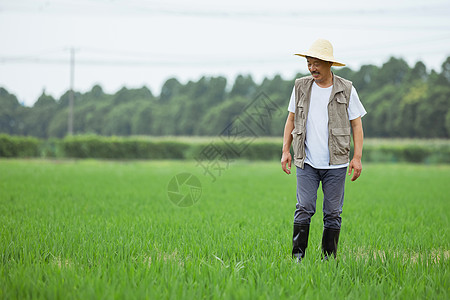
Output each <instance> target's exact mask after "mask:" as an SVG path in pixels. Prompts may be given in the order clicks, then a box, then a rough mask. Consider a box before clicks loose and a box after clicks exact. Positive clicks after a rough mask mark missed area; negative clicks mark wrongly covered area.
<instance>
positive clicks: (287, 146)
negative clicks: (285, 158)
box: [282, 118, 294, 152]
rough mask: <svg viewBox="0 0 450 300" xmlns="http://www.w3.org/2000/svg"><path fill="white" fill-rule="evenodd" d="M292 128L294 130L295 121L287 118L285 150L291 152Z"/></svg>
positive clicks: (284, 139) (284, 137)
mask: <svg viewBox="0 0 450 300" xmlns="http://www.w3.org/2000/svg"><path fill="white" fill-rule="evenodd" d="M292 130H294V122H291V121H290V120H289V118H288V120H286V125H284V136H283V150H282V151H283V152H289V149H290V148H291V144H292V135H291V133H292Z"/></svg>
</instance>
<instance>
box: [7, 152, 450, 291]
mask: <svg viewBox="0 0 450 300" xmlns="http://www.w3.org/2000/svg"><path fill="white" fill-rule="evenodd" d="M180 172H190V173H192V174H194V175H196V176H197V177H198V178H199V179H200V181H201V184H202V197H201V199H200V200H199V201H198V202H197V203H196V204H195V205H193V206H191V207H186V208H180V207H177V206H176V205H174V204H172V202H170V201H169V200H168V196H167V185H168V182H169V181H170V179H171V178H172V177H173V176H174V175H176V174H178V173H180ZM449 182H450V166H449V165H443V166H425V165H413V164H367V165H365V166H364V171H363V175H362V177H361V178H360V179H358V181H356V182H350V180H348V181H347V187H346V199H345V202H344V213H343V215H342V218H343V225H342V232H341V236H340V244H339V248H338V257H339V258H338V260H337V261H331V262H328V263H322V262H321V261H320V241H321V232H322V220H321V219H322V213H321V201H320V200H319V201H318V203H317V204H318V205H317V213H316V216H314V217H313V220H312V224H311V232H310V244H309V247H308V250H307V257H306V259H305V260H304V261H303V262H302V264H300V265H299V264H296V263H295V262H293V261H292V260H291V259H290V251H291V238H292V221H293V213H294V209H295V201H296V199H295V184H296V181H295V172H294V174H292V175H290V176H287V175H285V174H284V173H282V171H281V168H280V166H279V164H278V163H276V162H243V161H240V162H235V163H232V164H231V165H230V166H229V168H228V169H227V170H224V171H222V174H221V175H220V176H218V177H217V180H216V181H215V182H212V180H210V177H207V176H204V175H203V172H202V169H201V168H200V167H197V166H196V165H195V162H186V161H160V162H155V161H153V162H149V161H130V162H118V161H115V162H113V161H96V160H74V161H67V160H66V161H46V160H0V229H1V237H0V250H1V251H0V255H1V257H0V259H1V260H0V261H1V263H0V298H7V299H23V298H60V299H71V298H76V299H110V298H130V299H133V298H149V299H161V298H162V299H179V298H183V299H219V298H220V299H222V298H225V299H267V298H271V299H272V298H286V299H299V298H302V299H326V298H333V299H336V298H337V299H341V298H349V299H361V298H364V299H380V298H386V299H411V298H414V299H416V298H424V299H425V298H426V299H449V297H450V290H449V289H450V257H449V256H450V255H449V251H450V237H449V230H448V228H449V216H450V201H449V200H450V185H449ZM320 197H321V196H320V193H319V199H320Z"/></svg>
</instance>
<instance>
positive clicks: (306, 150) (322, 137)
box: [281, 39, 366, 262]
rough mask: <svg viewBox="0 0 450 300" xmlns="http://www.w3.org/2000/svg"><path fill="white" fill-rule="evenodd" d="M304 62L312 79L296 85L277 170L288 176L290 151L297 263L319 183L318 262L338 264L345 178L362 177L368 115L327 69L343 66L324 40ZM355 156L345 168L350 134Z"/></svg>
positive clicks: (347, 85) (303, 249)
mask: <svg viewBox="0 0 450 300" xmlns="http://www.w3.org/2000/svg"><path fill="white" fill-rule="evenodd" d="M295 55H299V56H302V57H305V58H306V60H307V63H308V69H309V72H310V73H311V76H306V77H302V78H299V79H296V80H295V86H294V89H293V91H292V95H291V99H290V103H289V109H288V110H289V115H288V117H287V120H286V125H285V128H284V138H283V153H282V158H281V167H282V169H283V171H284V172H286V173H287V174H290V173H291V171H290V169H291V162H292V157H291V154H290V152H289V149H290V147H291V143H292V146H293V150H294V164H295V166H296V168H297V204H296V210H295V215H294V234H293V247H292V256H293V257H294V258H296V259H297V260H298V261H299V262H300V261H301V260H302V259H303V258H304V257H305V253H306V248H307V247H308V236H309V224H310V222H311V217H312V216H313V215H314V213H315V212H316V199H317V190H318V188H319V183H320V182H322V190H323V194H324V198H323V222H324V230H323V236H322V258H323V259H324V260H327V259H328V258H329V257H330V256H331V255H333V256H334V258H336V253H337V244H338V240H339V232H340V229H341V213H342V206H343V203H344V185H345V174H346V171H347V167H348V174H349V175H351V174H352V171H353V176H352V178H351V180H352V181H355V180H356V179H357V178H358V177H359V176H360V175H361V171H362V165H361V156H362V147H363V128H362V123H361V118H362V117H363V116H364V115H365V114H366V111H365V109H364V107H363V105H362V104H361V102H360V100H359V97H358V94H357V92H356V90H355V88H354V87H353V86H352V83H351V82H350V81H348V80H346V79H343V78H341V77H339V76H337V75H334V74H333V73H332V72H331V66H345V64H343V63H340V62H338V61H337V60H335V59H334V56H333V46H332V45H331V43H330V42H329V41H327V40H324V39H319V40H317V41H315V42H314V43H313V44H312V46H311V47H310V48H309V50H308V51H307V52H303V53H298V54H295ZM351 131H352V132H353V142H354V154H353V158H352V160H351V161H350V163H349V155H350V154H349V153H350V134H351Z"/></svg>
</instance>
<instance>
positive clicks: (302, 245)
mask: <svg viewBox="0 0 450 300" xmlns="http://www.w3.org/2000/svg"><path fill="white" fill-rule="evenodd" d="M308 236H309V224H307V225H305V224H302V225H300V224H294V235H293V239H292V257H293V258H296V259H297V260H298V262H301V261H302V259H303V258H304V257H305V254H306V247H308Z"/></svg>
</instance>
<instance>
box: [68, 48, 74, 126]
mask: <svg viewBox="0 0 450 300" xmlns="http://www.w3.org/2000/svg"><path fill="white" fill-rule="evenodd" d="M74 76H75V49H74V48H73V47H72V48H70V91H69V118H68V121H67V122H68V123H67V134H68V135H72V134H73V98H74V94H73V81H74Z"/></svg>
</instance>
